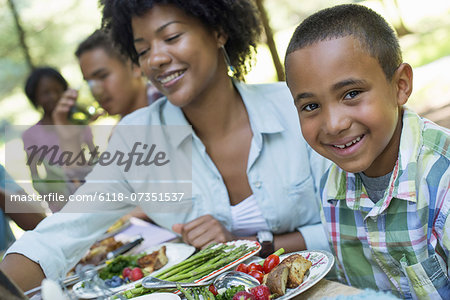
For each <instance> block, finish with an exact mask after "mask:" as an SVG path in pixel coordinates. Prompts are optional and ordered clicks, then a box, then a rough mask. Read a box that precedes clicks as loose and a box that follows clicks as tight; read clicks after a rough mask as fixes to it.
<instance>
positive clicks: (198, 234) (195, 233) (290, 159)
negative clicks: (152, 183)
mask: <svg viewBox="0 0 450 300" xmlns="http://www.w3.org/2000/svg"><path fill="white" fill-rule="evenodd" d="M162 3H165V4H162ZM169 3H170V4H169ZM103 5H104V9H103V17H104V19H103V23H104V25H105V27H107V28H109V29H110V30H111V32H112V36H113V39H114V40H115V42H116V43H117V44H118V45H120V46H121V47H122V49H123V50H124V52H125V53H127V54H128V55H129V56H130V57H131V58H132V60H133V61H135V62H138V63H139V65H140V67H141V69H142V70H143V72H144V73H145V74H146V76H147V77H148V78H149V79H150V80H151V82H152V83H153V84H154V85H155V87H157V88H158V90H159V91H160V92H162V93H163V94H164V96H165V99H162V100H158V101H156V102H155V103H154V104H152V105H151V106H149V107H146V108H144V109H141V110H138V111H136V112H134V113H132V114H130V115H128V116H126V117H125V118H123V119H122V121H121V124H122V125H127V126H132V125H133V126H134V125H159V127H161V126H160V125H186V126H188V125H190V126H192V132H191V135H190V137H191V138H192V194H193V197H192V203H193V207H192V209H191V210H190V211H189V212H188V213H185V214H181V213H175V212H173V213H167V212H166V213H158V212H156V211H155V209H153V206H151V205H146V204H144V205H143V206H142V209H143V210H144V211H145V212H146V213H147V214H148V215H149V216H150V217H151V219H152V220H154V221H155V222H156V223H157V224H159V225H161V226H164V227H166V228H171V227H172V228H173V230H174V231H177V232H179V233H181V234H182V237H183V240H184V241H185V242H186V243H188V244H191V245H194V246H195V247H197V248H202V247H205V246H206V245H207V244H209V243H211V242H214V241H215V242H225V241H230V240H233V239H239V238H249V239H253V240H255V239H256V234H257V233H258V232H265V233H267V232H272V233H273V234H274V239H273V242H274V248H280V247H283V248H285V249H286V250H287V251H296V250H303V249H305V248H306V247H308V248H311V249H314V248H326V247H327V242H326V237H325V235H324V232H323V229H322V226H321V225H320V219H319V214H318V207H317V204H316V201H315V198H316V193H315V185H314V180H315V179H317V178H319V173H320V165H325V163H324V162H325V161H324V160H321V158H318V161H315V162H314V165H313V162H312V161H310V152H309V149H308V148H307V146H306V143H305V142H304V140H303V139H302V138H301V133H300V126H299V122H298V117H297V113H296V111H295V107H294V105H293V103H292V99H291V96H290V94H289V91H288V89H287V87H286V85H285V84H284V83H277V84H268V85H247V84H244V83H242V82H241V81H240V80H241V79H243V75H244V74H245V72H246V71H247V68H246V66H247V62H248V60H249V58H250V56H251V54H252V52H253V50H254V48H255V46H256V42H257V38H258V36H259V33H260V29H259V28H260V27H259V22H258V17H257V13H256V10H255V9H254V7H253V6H252V4H251V1H244V0H239V1H226V0H224V1H185V0H180V1H151V0H148V1H135V0H130V1H103ZM226 61H228V62H229V65H227V63H226ZM229 69H230V70H229ZM228 71H232V72H234V74H233V78H230V77H229V76H228ZM118 131H119V130H117V131H116V132H115V134H114V135H116V138H115V137H114V135H113V138H112V139H111V142H110V144H109V146H110V147H111V148H110V149H112V148H113V147H118V148H120V147H123V148H127V147H128V148H131V146H130V145H125V146H124V143H123V142H122V141H123V138H124V136H125V135H126V134H124V135H123V136H119V137H117V136H118V135H119V134H120V133H117V132H118ZM130 133H131V131H130ZM120 149H121V148H120ZM311 165H313V166H314V168H311ZM105 168H107V167H104V168H100V167H96V168H94V170H93V172H92V173H91V174H90V175H89V177H88V178H87V182H86V184H84V185H83V186H82V187H81V188H80V189H79V190H78V191H77V194H81V193H83V194H91V195H92V194H94V193H95V192H98V191H99V190H100V191H101V192H110V193H113V192H114V193H117V192H124V193H135V192H138V191H139V188H140V181H139V180H136V179H141V178H140V177H138V178H131V175H130V173H131V172H128V173H126V172H123V171H120V170H119V168H118V167H112V166H110V167H108V168H107V172H106V173H105V172H103V173H102V169H105ZM311 169H314V171H317V173H318V176H313V175H314V174H312V171H311ZM189 172H190V170H189ZM98 174H102V176H103V175H105V174H106V175H107V176H110V177H108V178H117V177H120V180H118V181H116V182H117V183H116V184H114V185H113V184H109V185H108V186H105V187H103V188H100V187H98V186H96V185H89V184H88V183H89V178H96V176H97V175H98ZM137 175H138V176H141V177H144V174H142V173H138V174H137ZM133 205H136V203H132V202H130V201H128V202H127V203H110V204H109V206H105V207H104V209H107V210H108V211H110V212H113V213H109V214H102V215H101V217H99V214H98V213H97V214H95V213H91V214H87V213H85V214H78V215H72V214H56V215H53V216H51V217H50V218H47V220H46V221H44V222H42V223H41V224H40V226H38V228H37V229H36V230H35V231H34V232H35V233H34V234H32V233H30V234H25V235H24V236H23V237H22V239H21V240H19V241H17V242H16V244H14V245H13V246H12V247H11V248H10V249H9V252H8V254H7V256H6V257H5V259H4V261H3V262H2V268H3V269H7V270H8V275H10V276H11V277H12V278H13V279H14V280H17V282H18V283H19V284H21V286H22V287H24V286H27V287H31V285H33V282H34V284H36V283H37V282H38V281H37V279H39V278H42V277H43V276H44V272H43V271H42V270H44V271H45V275H46V276H47V277H51V278H55V277H56V278H57V277H58V276H62V274H64V273H63V271H64V270H67V269H68V268H69V267H71V266H73V265H74V264H75V263H76V262H77V261H78V260H79V258H80V257H81V255H80V253H82V251H83V249H86V248H87V247H89V245H90V244H92V243H93V241H94V240H95V238H96V237H98V236H99V235H101V233H102V232H103V231H104V230H106V228H108V226H110V225H111V224H112V223H113V222H114V221H115V220H116V219H117V218H118V217H120V216H121V215H123V214H125V213H127V212H128V211H129V210H131V209H132V208H133ZM66 208H67V206H66ZM66 211H68V210H66ZM63 215H64V216H63ZM58 222H65V224H68V226H64V228H58V229H56V228H55V226H54V225H55V224H58ZM70 225H74V226H70ZM61 230H63V231H65V233H64V234H62V233H61ZM56 235H58V236H59V237H60V239H59V240H58V241H56V240H55V239H53V242H52V244H51V245H49V244H48V245H47V244H45V245H42V243H39V240H38V239H39V238H41V241H42V239H49V238H50V237H54V236H56ZM27 248H33V249H34V251H31V250H29V249H27ZM49 250H51V251H49ZM46 252H47V254H46ZM9 253H11V254H9ZM15 253H19V254H15ZM36 253H42V254H39V255H37V254H36ZM48 253H51V255H49V254H48ZM55 253H56V254H55ZM62 253H63V254H62ZM20 254H21V255H20ZM57 254H58V255H57ZM22 255H23V256H22ZM24 256H25V257H27V258H28V259H29V260H27V258H25V259H24ZM32 261H35V262H39V263H40V266H39V265H38V264H34V265H33V262H32ZM57 262H59V264H58V263H57ZM17 264H20V265H21V266H24V264H26V266H27V269H28V270H31V269H33V270H34V271H33V272H31V271H28V272H27V274H26V275H27V277H26V278H24V277H21V276H24V274H20V275H19V273H20V272H19V271H18V270H17V269H18V268H17ZM61 264H62V265H61ZM40 268H42V269H40ZM31 273H32V274H33V275H32V276H31V275H30V274H31Z"/></svg>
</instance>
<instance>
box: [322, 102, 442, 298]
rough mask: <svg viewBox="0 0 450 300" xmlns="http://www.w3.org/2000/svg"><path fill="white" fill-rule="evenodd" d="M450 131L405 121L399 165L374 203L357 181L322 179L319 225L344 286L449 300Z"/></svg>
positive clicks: (345, 176)
mask: <svg viewBox="0 0 450 300" xmlns="http://www.w3.org/2000/svg"><path fill="white" fill-rule="evenodd" d="M449 164H450V131H449V130H448V129H445V128H442V127H439V126H437V125H436V124H434V123H432V122H430V121H428V120H426V119H423V118H420V117H419V116H418V115H417V114H415V113H414V112H412V111H409V110H405V111H404V114H403V129H402V135H401V142H400V151H399V158H398V160H397V162H396V165H395V167H394V170H393V172H392V175H391V179H390V182H389V187H388V189H387V190H386V192H385V194H384V197H383V198H382V199H381V200H380V201H378V202H377V203H373V202H372V201H371V200H370V199H369V197H368V195H367V192H366V190H365V188H364V186H363V184H362V180H361V178H360V176H359V175H357V174H353V173H347V172H345V171H343V170H342V169H340V168H339V167H337V166H336V165H333V166H332V167H331V168H330V169H329V170H328V172H327V173H326V174H325V176H324V177H323V178H322V184H321V192H322V199H323V203H322V210H321V214H322V221H323V222H324V224H326V225H325V226H326V227H327V230H328V234H329V240H330V246H331V249H332V251H333V252H334V255H335V257H336V258H337V268H338V276H339V277H340V279H341V280H342V281H344V282H346V283H347V284H349V285H352V286H356V287H360V288H372V289H377V290H384V291H392V292H393V293H395V294H396V295H397V296H400V297H402V298H406V299H411V298H412V299H450V281H449V279H448V274H449V269H448V266H449V257H450V256H449V249H450V218H447V217H448V215H449V210H450V192H449V188H450V168H449Z"/></svg>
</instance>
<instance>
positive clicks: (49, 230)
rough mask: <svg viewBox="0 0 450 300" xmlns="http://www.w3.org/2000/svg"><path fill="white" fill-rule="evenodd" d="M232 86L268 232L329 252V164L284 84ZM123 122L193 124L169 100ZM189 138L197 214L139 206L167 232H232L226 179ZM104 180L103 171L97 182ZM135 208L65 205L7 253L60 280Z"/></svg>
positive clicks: (87, 190) (132, 184) (127, 186)
mask: <svg viewBox="0 0 450 300" xmlns="http://www.w3.org/2000/svg"><path fill="white" fill-rule="evenodd" d="M234 84H235V86H236V88H237V89H238V91H239V93H240V94H241V97H242V99H243V101H244V104H245V107H246V109H247V112H248V116H249V120H250V125H251V129H252V132H253V138H252V142H251V147H250V153H249V157H248V166H247V176H248V181H249V184H250V187H251V189H252V191H253V194H254V195H255V197H256V199H257V203H258V205H259V208H260V210H261V212H262V215H263V217H264V218H265V219H266V221H267V224H268V226H269V228H270V229H271V230H272V231H273V232H274V233H285V232H292V231H294V230H296V229H298V230H300V231H301V233H302V235H303V237H304V239H305V242H306V245H307V247H308V248H309V249H320V248H321V249H328V245H327V238H326V236H325V231H324V229H323V227H322V225H321V224H320V215H319V207H318V193H317V191H318V189H317V187H318V183H319V180H320V176H321V175H322V174H323V171H324V169H325V168H326V167H328V161H326V160H325V159H323V158H322V157H320V156H319V155H317V154H315V153H314V152H312V150H311V149H310V148H309V147H308V145H307V143H306V142H305V141H304V139H303V138H302V135H301V131H300V124H299V121H298V115H297V111H296V109H295V107H294V104H293V101H292V97H291V95H290V93H289V90H288V88H287V86H286V84H285V83H275V84H263V85H247V84H243V83H239V82H235V83H234ZM120 125H186V126H188V125H189V123H188V122H187V120H186V119H185V117H184V114H183V112H182V110H181V109H180V108H178V107H175V106H174V105H172V104H171V103H170V102H168V101H167V99H160V100H158V101H156V102H155V103H153V104H152V105H151V106H149V107H146V108H143V109H140V110H138V111H136V112H134V113H132V114H130V115H128V116H127V117H125V118H124V119H123V120H122V121H121V123H120ZM130 134H131V132H130ZM117 135H118V134H116V136H117ZM186 138H191V139H192V205H193V207H192V210H191V211H190V212H188V213H184V214H183V213H175V212H174V213H167V212H165V213H161V212H155V210H154V209H152V208H153V207H152V205H146V204H144V205H142V209H143V210H144V211H145V212H146V213H147V214H148V215H149V216H150V218H151V219H152V220H153V221H155V223H157V224H158V225H161V226H163V227H165V228H168V229H171V226H172V225H173V224H175V223H184V222H188V221H190V220H193V219H195V218H197V217H199V216H202V215H205V214H211V215H212V216H214V217H215V218H216V219H218V220H219V221H220V222H222V224H224V226H225V227H226V228H227V229H228V230H231V229H232V217H231V208H230V201H229V197H228V192H227V189H226V186H225V184H224V182H223V180H222V177H221V174H220V173H219V172H218V170H217V168H216V166H215V165H214V163H213V161H212V160H211V159H210V157H209V156H208V154H207V152H206V150H205V146H204V145H203V143H202V142H201V140H200V139H199V138H198V137H197V136H196V135H195V133H194V132H193V131H192V129H191V130H190V131H186V132H182V133H180V137H179V138H178V139H177V143H181V142H182V141H183V140H184V139H186ZM121 143H122V144H123V142H120V139H119V138H117V137H116V139H114V137H113V138H112V139H111V142H110V145H109V147H116V146H117V147H121V146H122V145H121ZM114 145H116V146H114ZM100 169H101V168H99V167H96V168H94V171H93V172H92V173H91V174H90V175H89V176H88V177H87V182H88V183H89V180H90V179H91V180H92V178H96V176H98V174H99V172H101V170H100ZM108 174H110V176H111V178H116V177H117V176H122V177H123V178H124V180H121V181H120V182H117V184H110V185H109V186H108V190H109V191H110V192H124V191H126V192H132V191H137V190H139V188H140V187H139V182H138V181H135V180H131V179H130V178H131V176H132V175H130V174H124V173H123V172H120V171H117V170H116V169H114V168H113V167H111V169H110V170H108V172H106V175H107V176H108ZM134 175H135V176H139V174H134ZM102 176H103V177H102ZM104 176H105V173H103V174H102V175H101V176H100V177H102V178H104ZM127 176H128V178H127ZM142 176H145V175H142ZM97 189H98V188H97ZM95 192H97V191H96V188H95V185H92V184H91V185H89V184H85V185H83V186H82V187H81V188H80V189H79V190H78V191H77V193H76V194H93V193H95ZM102 192H105V190H102ZM133 204H135V203H131V202H128V203H109V205H108V206H107V207H106V206H105V207H104V209H105V210H108V211H109V212H111V213H109V214H99V213H84V214H75V213H67V212H70V207H71V205H72V203H68V204H67V205H66V206H65V207H64V209H63V211H62V212H63V213H57V214H54V215H52V216H50V217H48V218H46V219H45V220H44V221H43V222H41V224H39V226H38V227H37V228H36V229H35V230H34V231H33V232H27V233H26V234H24V236H23V237H22V238H21V239H20V240H19V241H17V242H16V244H15V245H13V246H12V248H11V249H9V252H19V253H22V254H24V255H25V256H27V257H29V258H30V259H32V260H34V261H37V262H39V263H40V264H41V266H42V268H43V270H44V272H45V274H46V275H47V276H48V277H50V278H55V277H56V278H57V277H58V276H63V271H65V270H67V269H68V268H70V267H71V266H73V265H74V264H76V262H77V261H78V260H79V259H80V258H81V255H82V254H83V250H84V249H86V248H87V247H88V246H89V245H90V244H92V242H93V241H94V240H95V239H96V238H97V237H98V236H99V235H101V234H102V232H104V231H105V230H106V229H107V228H108V226H110V225H111V224H112V223H113V222H114V221H115V220H116V219H117V218H119V217H120V216H122V215H123V214H125V213H127V212H128V211H130V210H131V209H132V208H133ZM64 212H66V213H64ZM48 247H51V248H48ZM39 248H42V249H39ZM31 249H33V250H31ZM37 249H38V250H40V251H38V250H37ZM58 265H59V266H60V267H59V268H57V266H58ZM63 267H64V268H63Z"/></svg>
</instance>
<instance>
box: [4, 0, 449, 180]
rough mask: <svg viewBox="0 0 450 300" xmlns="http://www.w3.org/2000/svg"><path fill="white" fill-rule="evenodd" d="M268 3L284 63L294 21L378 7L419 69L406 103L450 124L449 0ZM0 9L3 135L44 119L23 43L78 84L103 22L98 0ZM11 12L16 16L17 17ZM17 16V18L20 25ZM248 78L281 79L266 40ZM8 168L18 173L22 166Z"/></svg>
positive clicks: (23, 0)
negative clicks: (346, 7) (331, 10)
mask: <svg viewBox="0 0 450 300" xmlns="http://www.w3.org/2000/svg"><path fill="white" fill-rule="evenodd" d="M262 2H263V4H264V7H265V11H266V12H267V14H268V17H269V22H270V27H271V30H272V31H273V34H274V40H275V42H276V46H277V51H278V55H279V59H280V61H281V62H282V63H283V61H284V53H285V50H286V47H287V44H288V42H289V39H290V37H291V34H292V32H293V31H294V29H295V27H296V25H298V23H299V22H300V21H301V20H303V19H304V18H305V17H307V16H308V15H310V14H311V13H313V12H315V11H317V10H319V9H322V8H325V7H329V6H332V5H335V4H342V3H360V4H363V5H367V6H368V7H370V8H372V9H374V10H376V11H377V12H379V13H380V14H381V15H383V16H384V17H385V18H386V19H387V20H388V21H389V22H390V23H391V24H392V25H393V26H394V27H395V28H396V30H397V31H398V33H399V36H400V42H401V46H402V48H403V52H404V61H405V62H409V63H410V64H411V65H412V66H413V68H414V92H413V96H412V97H411V99H410V101H409V103H408V105H409V106H410V107H413V108H414V109H415V110H417V111H418V112H420V113H424V114H425V115H426V116H427V117H429V118H431V119H432V120H434V121H436V122H438V123H440V124H444V125H446V126H450V76H449V75H448V70H450V1H448V0H429V1H422V0H377V1H375V0H372V1H332V0H315V1H309V0H264V1H262ZM11 4H13V6H11ZM12 7H14V9H13V8H12ZM0 8H1V9H0V18H1V20H2V22H1V24H0V53H1V59H0V70H1V72H0V129H1V130H2V131H0V132H3V133H4V129H5V128H6V127H7V126H8V125H11V124H12V125H32V124H35V123H36V122H37V121H38V120H39V119H40V113H39V112H38V111H36V110H35V109H34V108H33V107H32V106H31V105H30V104H29V102H28V100H27V98H26V96H25V94H24V92H23V86H24V81H25V78H26V76H27V75H28V73H29V71H30V67H29V65H28V64H27V60H26V56H25V55H24V51H23V44H24V43H25V44H26V46H27V48H28V53H29V55H30V58H31V60H32V62H33V64H34V65H36V66H39V65H51V66H55V67H56V68H58V69H59V70H61V72H62V74H63V75H64V77H65V78H66V79H67V80H68V82H69V83H70V85H71V86H72V87H79V86H80V85H81V83H82V76H81V72H80V70H79V66H78V63H77V60H76V58H75V56H74V51H75V49H76V47H77V45H78V43H79V42H80V41H81V40H83V39H84V38H85V37H87V36H88V35H89V34H90V33H91V32H92V31H93V30H94V29H96V28H97V27H98V26H99V25H100V11H99V9H98V6H97V1H95V0H64V1H61V0H39V1H32V0H0ZM13 11H15V12H16V16H17V18H14V17H13ZM15 20H19V22H20V24H19V25H20V28H21V31H20V30H18V26H17V24H16V21H15ZM21 38H22V40H21ZM22 41H23V42H24V43H23V42H22ZM246 80H247V82H249V83H262V82H271V81H275V80H278V78H277V75H276V72H275V68H274V65H273V62H272V56H271V53H270V51H269V49H268V47H267V45H266V43H265V39H263V42H262V43H261V44H260V46H259V47H258V53H257V57H256V61H255V64H254V66H253V69H252V71H251V72H250V74H248V76H247V77H246ZM98 122H100V123H101V122H107V123H108V122H109V123H111V122H112V123H114V122H116V120H115V119H110V118H109V119H103V120H99V121H98ZM8 142H14V141H8ZM16 142H17V141H16ZM4 143H5V137H4V134H0V163H4V162H5V150H4ZM24 167H25V166H24ZM17 168H19V167H17ZM19 169H20V168H19ZM8 171H9V172H11V173H12V174H13V175H14V172H19V170H8ZM20 171H23V170H20Z"/></svg>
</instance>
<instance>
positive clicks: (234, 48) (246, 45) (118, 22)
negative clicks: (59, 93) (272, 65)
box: [100, 0, 262, 80]
mask: <svg viewBox="0 0 450 300" xmlns="http://www.w3.org/2000/svg"><path fill="white" fill-rule="evenodd" d="M158 4H172V5H175V6H177V7H179V8H180V9H181V10H183V11H184V12H185V13H186V14H188V15H191V16H193V17H195V18H197V19H199V20H200V21H201V22H202V23H203V24H204V25H205V27H206V28H209V29H210V30H217V31H221V32H223V33H224V34H225V35H227V36H228V40H227V43H226V44H225V49H226V51H227V53H228V56H229V57H230V62H231V65H232V66H233V67H234V68H235V70H236V71H235V73H234V77H235V78H237V79H239V80H243V79H244V75H245V74H247V72H248V71H249V68H250V64H249V62H250V61H251V59H252V58H253V55H254V53H256V44H257V42H258V41H259V38H260V35H261V29H262V27H261V23H260V18H259V13H258V11H257V9H256V8H255V6H254V4H253V2H252V1H251V0H214V1H202V0H100V6H101V7H103V18H102V27H103V28H104V29H107V30H110V31H111V36H112V39H113V41H114V42H115V43H116V44H117V45H118V46H119V48H120V49H121V51H122V52H123V53H124V54H126V55H128V56H129V57H130V58H131V60H132V61H133V62H134V63H136V64H138V55H137V52H136V49H135V48H134V42H133V32H132V28H131V19H132V17H134V16H142V15H144V14H145V13H146V12H147V11H148V10H149V9H151V8H152V7H153V6H154V5H158Z"/></svg>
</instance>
